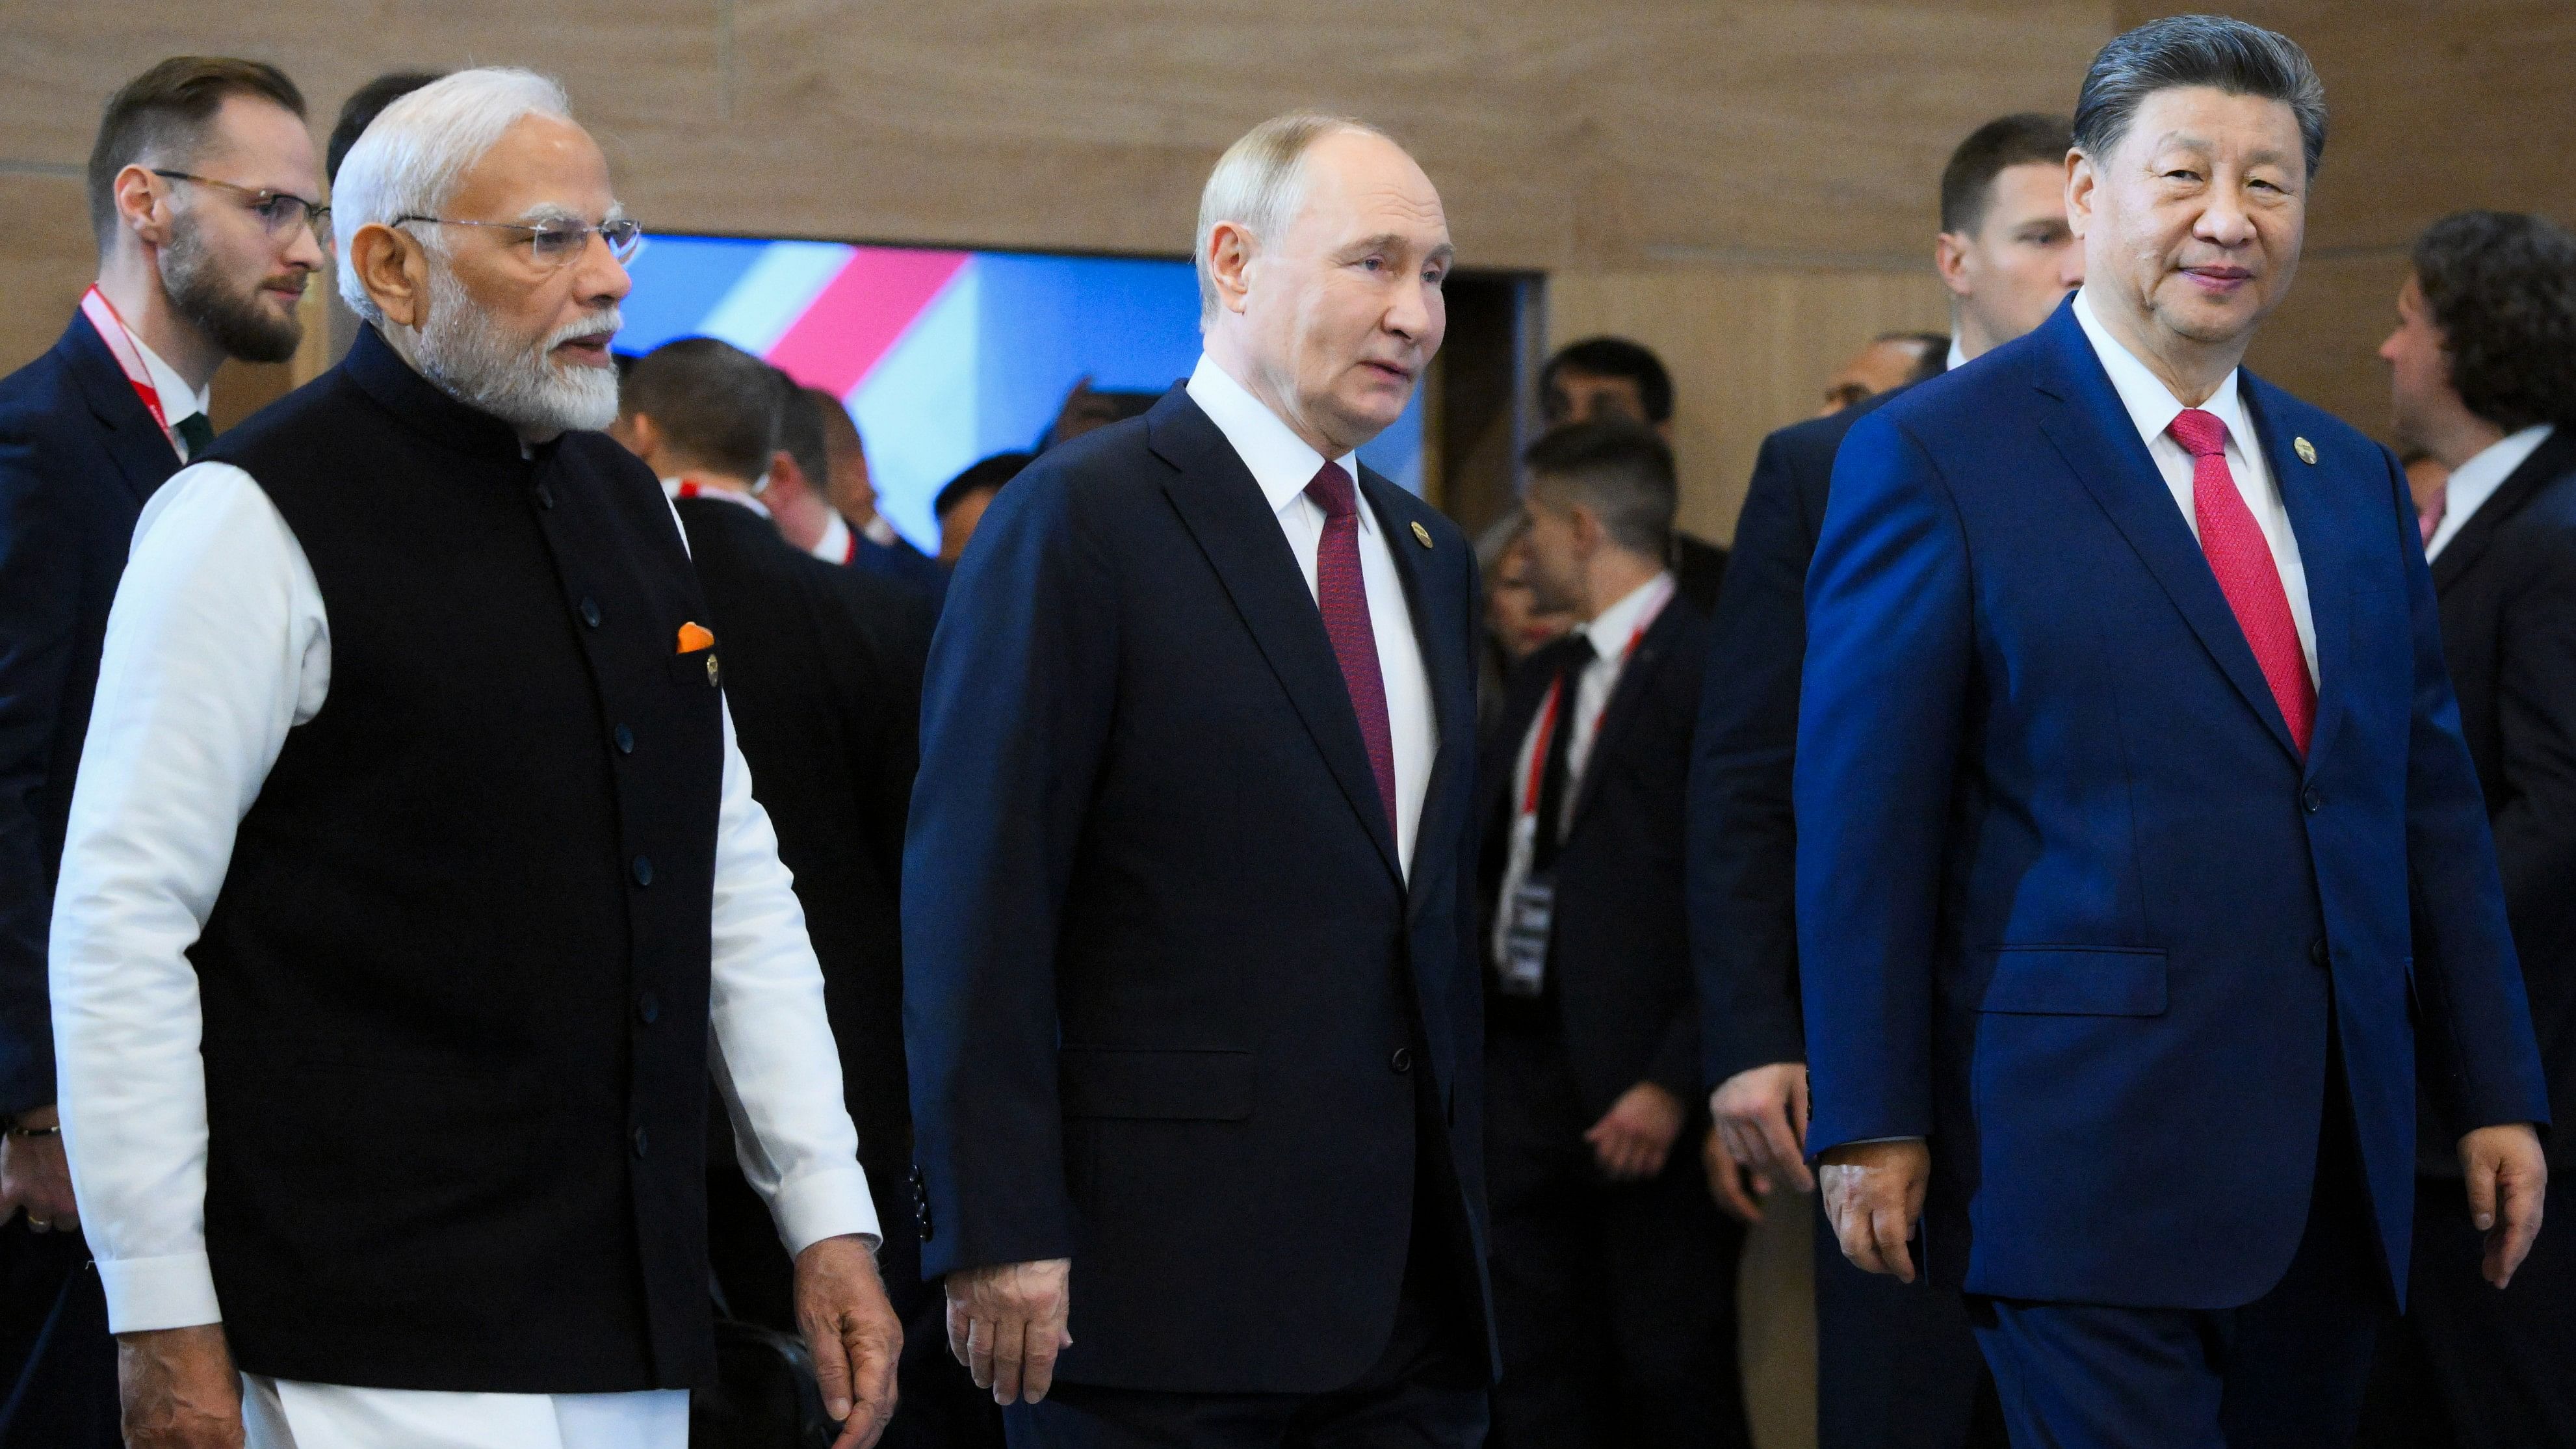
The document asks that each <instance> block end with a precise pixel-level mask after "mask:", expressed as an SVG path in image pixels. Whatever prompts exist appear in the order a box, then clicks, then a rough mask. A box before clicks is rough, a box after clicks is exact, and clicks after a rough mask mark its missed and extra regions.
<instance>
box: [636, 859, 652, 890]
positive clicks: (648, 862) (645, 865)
mask: <svg viewBox="0 0 2576 1449" xmlns="http://www.w3.org/2000/svg"><path fill="white" fill-rule="evenodd" d="M635 883H636V884H637V885H640V886H648V885H651V884H652V883H653V857H651V856H649V855H639V856H637V857H635Z"/></svg>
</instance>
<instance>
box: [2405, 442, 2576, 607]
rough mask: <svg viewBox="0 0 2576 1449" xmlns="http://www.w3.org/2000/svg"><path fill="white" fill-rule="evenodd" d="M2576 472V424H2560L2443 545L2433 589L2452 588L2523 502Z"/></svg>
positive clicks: (2472, 565) (2434, 563) (2520, 509)
mask: <svg viewBox="0 0 2576 1449" xmlns="http://www.w3.org/2000/svg"><path fill="white" fill-rule="evenodd" d="M2571 472H2576V428H2559V429H2557V430H2556V431H2554V432H2552V433H2551V434H2550V435H2549V438H2548V440H2547V441H2545V442H2543V443H2542V444H2541V445H2540V446H2539V447H2537V448H2534V449H2532V450H2531V456H2530V457H2528V458H2525V459H2523V460H2522V466H2521V467H2519V468H2516V469H2514V470H2513V476H2512V477H2509V478H2507V479H2505V480H2504V482H2503V483H2501V484H2499V485H2497V487H2496V491H2495V492H2494V493H2492V494H2490V495H2488V497H2487V501H2486V502H2484V503H2482V504H2479V505H2478V511H2477V512H2475V513H2473V514H2471V515H2469V521H2468V522H2466V523H2463V524H2461V525H2460V531H2459V532H2457V533H2455V534H2452V535H2451V541H2450V542H2449V543H2446V544H2444V545H2442V555H2441V557H2439V558H2437V559H2435V560H2433V591H2434V592H2435V593H2437V594H2439V593H2446V592H2448V591H2449V590H2450V587H2451V585H2452V583H2453V582H2455V581H2456V580H2457V579H2458V578H2459V577H2460V576H2461V575H2462V574H2465V573H2467V572H2468V571H2469V570H2470V569H2471V568H2473V567H2475V566H2476V564H2477V561H2478V560H2479V559H2480V558H2482V557H2484V556H2485V554H2486V551H2487V549H2488V547H2489V546H2490V545H2492V544H2493V543H2494V542H2495V536H2496V534H2497V532H2498V531H2499V530H2501V529H2502V528H2503V527H2504V525H2505V523H2506V521H2507V520H2509V519H2511V518H2512V517H2513V516H2514V515H2515V514H2516V513H2519V512H2521V511H2522V506H2523V505H2524V504H2526V503H2529V502H2530V501H2531V500H2532V499H2533V498H2535V497H2537V496H2539V493H2540V490H2542V489H2543V488H2546V487H2548V486H2549V485H2550V484H2551V483H2552V482H2555V481H2556V480H2557V479H2559V478H2561V477H2563V476H2565V475H2566V474H2568V473H2571Z"/></svg>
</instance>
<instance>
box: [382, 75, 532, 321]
mask: <svg viewBox="0 0 2576 1449" xmlns="http://www.w3.org/2000/svg"><path fill="white" fill-rule="evenodd" d="M532 115H534V116H552V117H554V118H555V119H557V120H563V121H569V120H571V119H572V103H571V101H570V100H568V99H567V98H566V97H565V95H564V90H563V87H562V85H560V84H558V83H557V82H556V81H555V80H554V79H553V78H552V77H550V76H542V75H539V74H537V73H536V72H535V71H531V70H516V69H502V68H498V67H486V68H483V69H478V70H460V71H458V72H457V73H456V74H454V75H451V76H449V77H447V78H446V79H444V80H438V81H432V82H431V83H429V84H428V85H425V86H422V87H421V88H420V89H419V90H416V91H413V92H412V93H411V94H410V95H407V96H404V97H403V98H401V99H400V100H397V101H395V102H394V103H393V104H392V105H389V106H387V107H385V109H384V111H383V113H382V114H380V115H378V116H377V117H376V118H375V120H373V121H371V122H369V123H368V125H367V129H366V132H365V134H363V135H361V136H359V137H358V143H357V144H356V145H354V146H352V147H350V148H349V154H348V156H347V158H346V159H344V160H342V161H341V163H340V175H339V177H338V179H337V180H336V181H335V182H334V183H333V185H332V188H331V219H332V230H333V233H334V236H335V238H336V240H337V242H338V250H339V254H340V255H339V262H340V268H339V281H340V298H341V300H342V301H345V302H347V303H348V304H349V310H351V311H353V312H355V313H357V314H358V315H359V316H361V317H363V318H365V319H367V320H368V321H370V322H375V323H379V324H381V323H382V322H383V321H384V314H383V312H382V311H381V309H379V308H378V307H377V306H376V302H375V299H374V298H373V297H370V296H368V295H367V288H366V285H365V283H364V282H362V281H361V280H360V279H359V277H358V269H357V268H355V267H353V266H351V265H349V240H350V238H352V237H354V236H356V235H357V234H358V231H359V229H360V228H361V227H366V226H370V225H384V226H391V225H393V224H394V222H395V221H396V220H397V219H398V218H401V217H405V216H435V215H437V214H438V211H439V209H440V208H441V207H444V206H445V205H446V204H447V200H448V198H449V197H451V196H453V195H455V194H456V187H457V184H458V183H459V182H460V181H462V180H463V179H464V177H465V173H466V172H467V171H469V170H471V169H473V166H474V163H475V162H477V161H480V160H482V159H483V156H484V154H485V153H486V152H488V151H490V150H491V149H492V148H493V146H495V145H496V144H498V143H499V142H500V139H501V137H502V136H503V135H505V134H507V133H508V131H509V129H510V128H511V127H512V126H515V125H517V124H518V123H519V122H520V121H521V120H523V119H525V118H526V117H528V116H532ZM422 244H423V245H425V246H427V247H429V248H430V250H431V251H432V252H438V246H439V243H438V239H437V238H436V237H435V236H434V235H424V236H423V237H422ZM439 254H440V255H444V253H439Z"/></svg>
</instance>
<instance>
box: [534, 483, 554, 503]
mask: <svg viewBox="0 0 2576 1449" xmlns="http://www.w3.org/2000/svg"><path fill="white" fill-rule="evenodd" d="M537 506H538V507H539V508H552V507H554V506H555V490H554V486H553V485H552V484H549V483H540V484H538V485H537Z"/></svg>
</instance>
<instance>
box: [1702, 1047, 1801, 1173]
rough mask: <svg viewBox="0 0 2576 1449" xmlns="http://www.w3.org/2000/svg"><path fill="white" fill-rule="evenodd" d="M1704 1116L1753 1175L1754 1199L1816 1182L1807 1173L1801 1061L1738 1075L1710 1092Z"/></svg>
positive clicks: (1727, 1148) (1728, 1151) (1735, 1157)
mask: <svg viewBox="0 0 2576 1449" xmlns="http://www.w3.org/2000/svg"><path fill="white" fill-rule="evenodd" d="M1708 1115H1709V1116H1710V1118H1711V1119H1713V1120H1714V1121H1715V1122H1716V1123H1717V1135H1718V1139H1719V1140H1720V1141H1721V1142H1723V1143H1725V1144H1726V1151H1727V1155H1728V1156H1730V1157H1733V1158H1734V1159H1735V1160H1736V1161H1738V1162H1740V1163H1743V1164H1744V1166H1745V1168H1746V1169H1747V1170H1748V1171H1749V1172H1751V1173H1752V1175H1753V1191H1754V1193H1755V1194H1756V1195H1758V1196H1761V1197H1769V1196H1770V1195H1771V1189H1773V1188H1774V1187H1778V1186H1781V1185H1782V1184H1786V1185H1787V1186H1789V1187H1791V1188H1794V1189H1796V1190H1797V1191H1799V1192H1814V1191H1815V1190H1816V1179H1815V1178H1814V1177H1813V1176H1811V1175H1809V1173H1808V1172H1807V1064H1806V1063H1805V1062H1773V1063H1772V1064H1771V1065H1769V1066H1767V1067H1748V1068H1746V1069H1745V1070H1743V1071H1740V1072H1737V1073H1736V1074H1735V1075H1734V1076H1731V1077H1729V1078H1727V1079H1726V1080H1725V1081H1724V1082H1722V1083H1720V1084H1719V1085H1718V1089H1717V1090H1716V1091H1714V1092H1712V1093H1710V1094H1709V1098H1708ZM1720 1201H1724V1199H1723V1197H1721V1198H1720Z"/></svg>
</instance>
